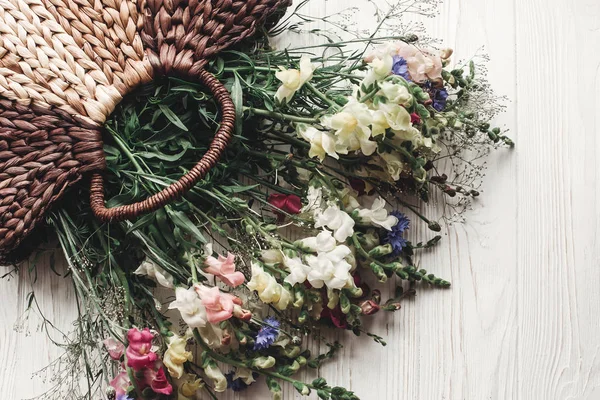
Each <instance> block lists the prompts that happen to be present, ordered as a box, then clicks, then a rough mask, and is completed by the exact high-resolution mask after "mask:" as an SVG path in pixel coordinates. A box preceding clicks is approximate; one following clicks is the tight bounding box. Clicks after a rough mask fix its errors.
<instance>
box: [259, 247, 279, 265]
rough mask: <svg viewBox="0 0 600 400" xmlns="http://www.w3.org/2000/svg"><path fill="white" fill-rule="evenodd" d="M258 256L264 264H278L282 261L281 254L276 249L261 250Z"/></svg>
mask: <svg viewBox="0 0 600 400" xmlns="http://www.w3.org/2000/svg"><path fill="white" fill-rule="evenodd" d="M260 258H261V260H262V261H263V262H264V263H266V264H280V263H282V262H283V254H282V253H281V250H277V249H269V250H263V251H262V252H261V254H260Z"/></svg>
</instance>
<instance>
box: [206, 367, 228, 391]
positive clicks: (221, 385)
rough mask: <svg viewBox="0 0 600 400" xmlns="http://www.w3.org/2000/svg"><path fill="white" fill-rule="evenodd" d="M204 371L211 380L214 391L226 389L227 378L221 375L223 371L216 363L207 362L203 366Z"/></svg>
mask: <svg viewBox="0 0 600 400" xmlns="http://www.w3.org/2000/svg"><path fill="white" fill-rule="evenodd" d="M204 373H205V374H206V376H207V377H208V378H209V379H212V380H213V384H214V388H213V390H214V391H215V392H224V391H225V390H226V389H227V378H225V375H223V372H221V370H220V369H219V367H217V364H215V363H214V362H212V361H211V362H209V363H208V365H207V366H206V367H204Z"/></svg>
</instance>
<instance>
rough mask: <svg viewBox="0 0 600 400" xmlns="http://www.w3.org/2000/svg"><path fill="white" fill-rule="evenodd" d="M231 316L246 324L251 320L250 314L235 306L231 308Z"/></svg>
mask: <svg viewBox="0 0 600 400" xmlns="http://www.w3.org/2000/svg"><path fill="white" fill-rule="evenodd" d="M233 316H234V317H236V318H238V319H241V320H242V321H246V322H247V321H250V319H252V313H251V312H250V311H248V310H245V309H243V308H242V307H240V306H238V305H237V304H236V305H234V306H233Z"/></svg>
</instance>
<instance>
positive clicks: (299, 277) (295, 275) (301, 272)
mask: <svg viewBox="0 0 600 400" xmlns="http://www.w3.org/2000/svg"><path fill="white" fill-rule="evenodd" d="M283 265H285V267H286V268H287V269H288V271H290V274H289V275H288V276H286V278H285V280H284V282H287V283H289V284H290V285H292V286H294V285H296V284H297V283H304V281H306V278H307V277H308V273H309V272H310V267H309V266H308V265H305V264H304V263H303V262H302V260H301V259H300V258H299V257H294V258H289V257H285V258H284V261H283Z"/></svg>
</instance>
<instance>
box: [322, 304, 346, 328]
mask: <svg viewBox="0 0 600 400" xmlns="http://www.w3.org/2000/svg"><path fill="white" fill-rule="evenodd" d="M321 318H327V319H329V320H330V321H331V322H332V323H333V325H335V326H336V327H337V328H341V329H347V328H348V322H347V321H346V314H344V313H343V312H342V308H341V307H340V305H339V304H338V305H337V306H335V308H334V309H333V310H330V309H329V307H327V305H325V308H323V311H321Z"/></svg>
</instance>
